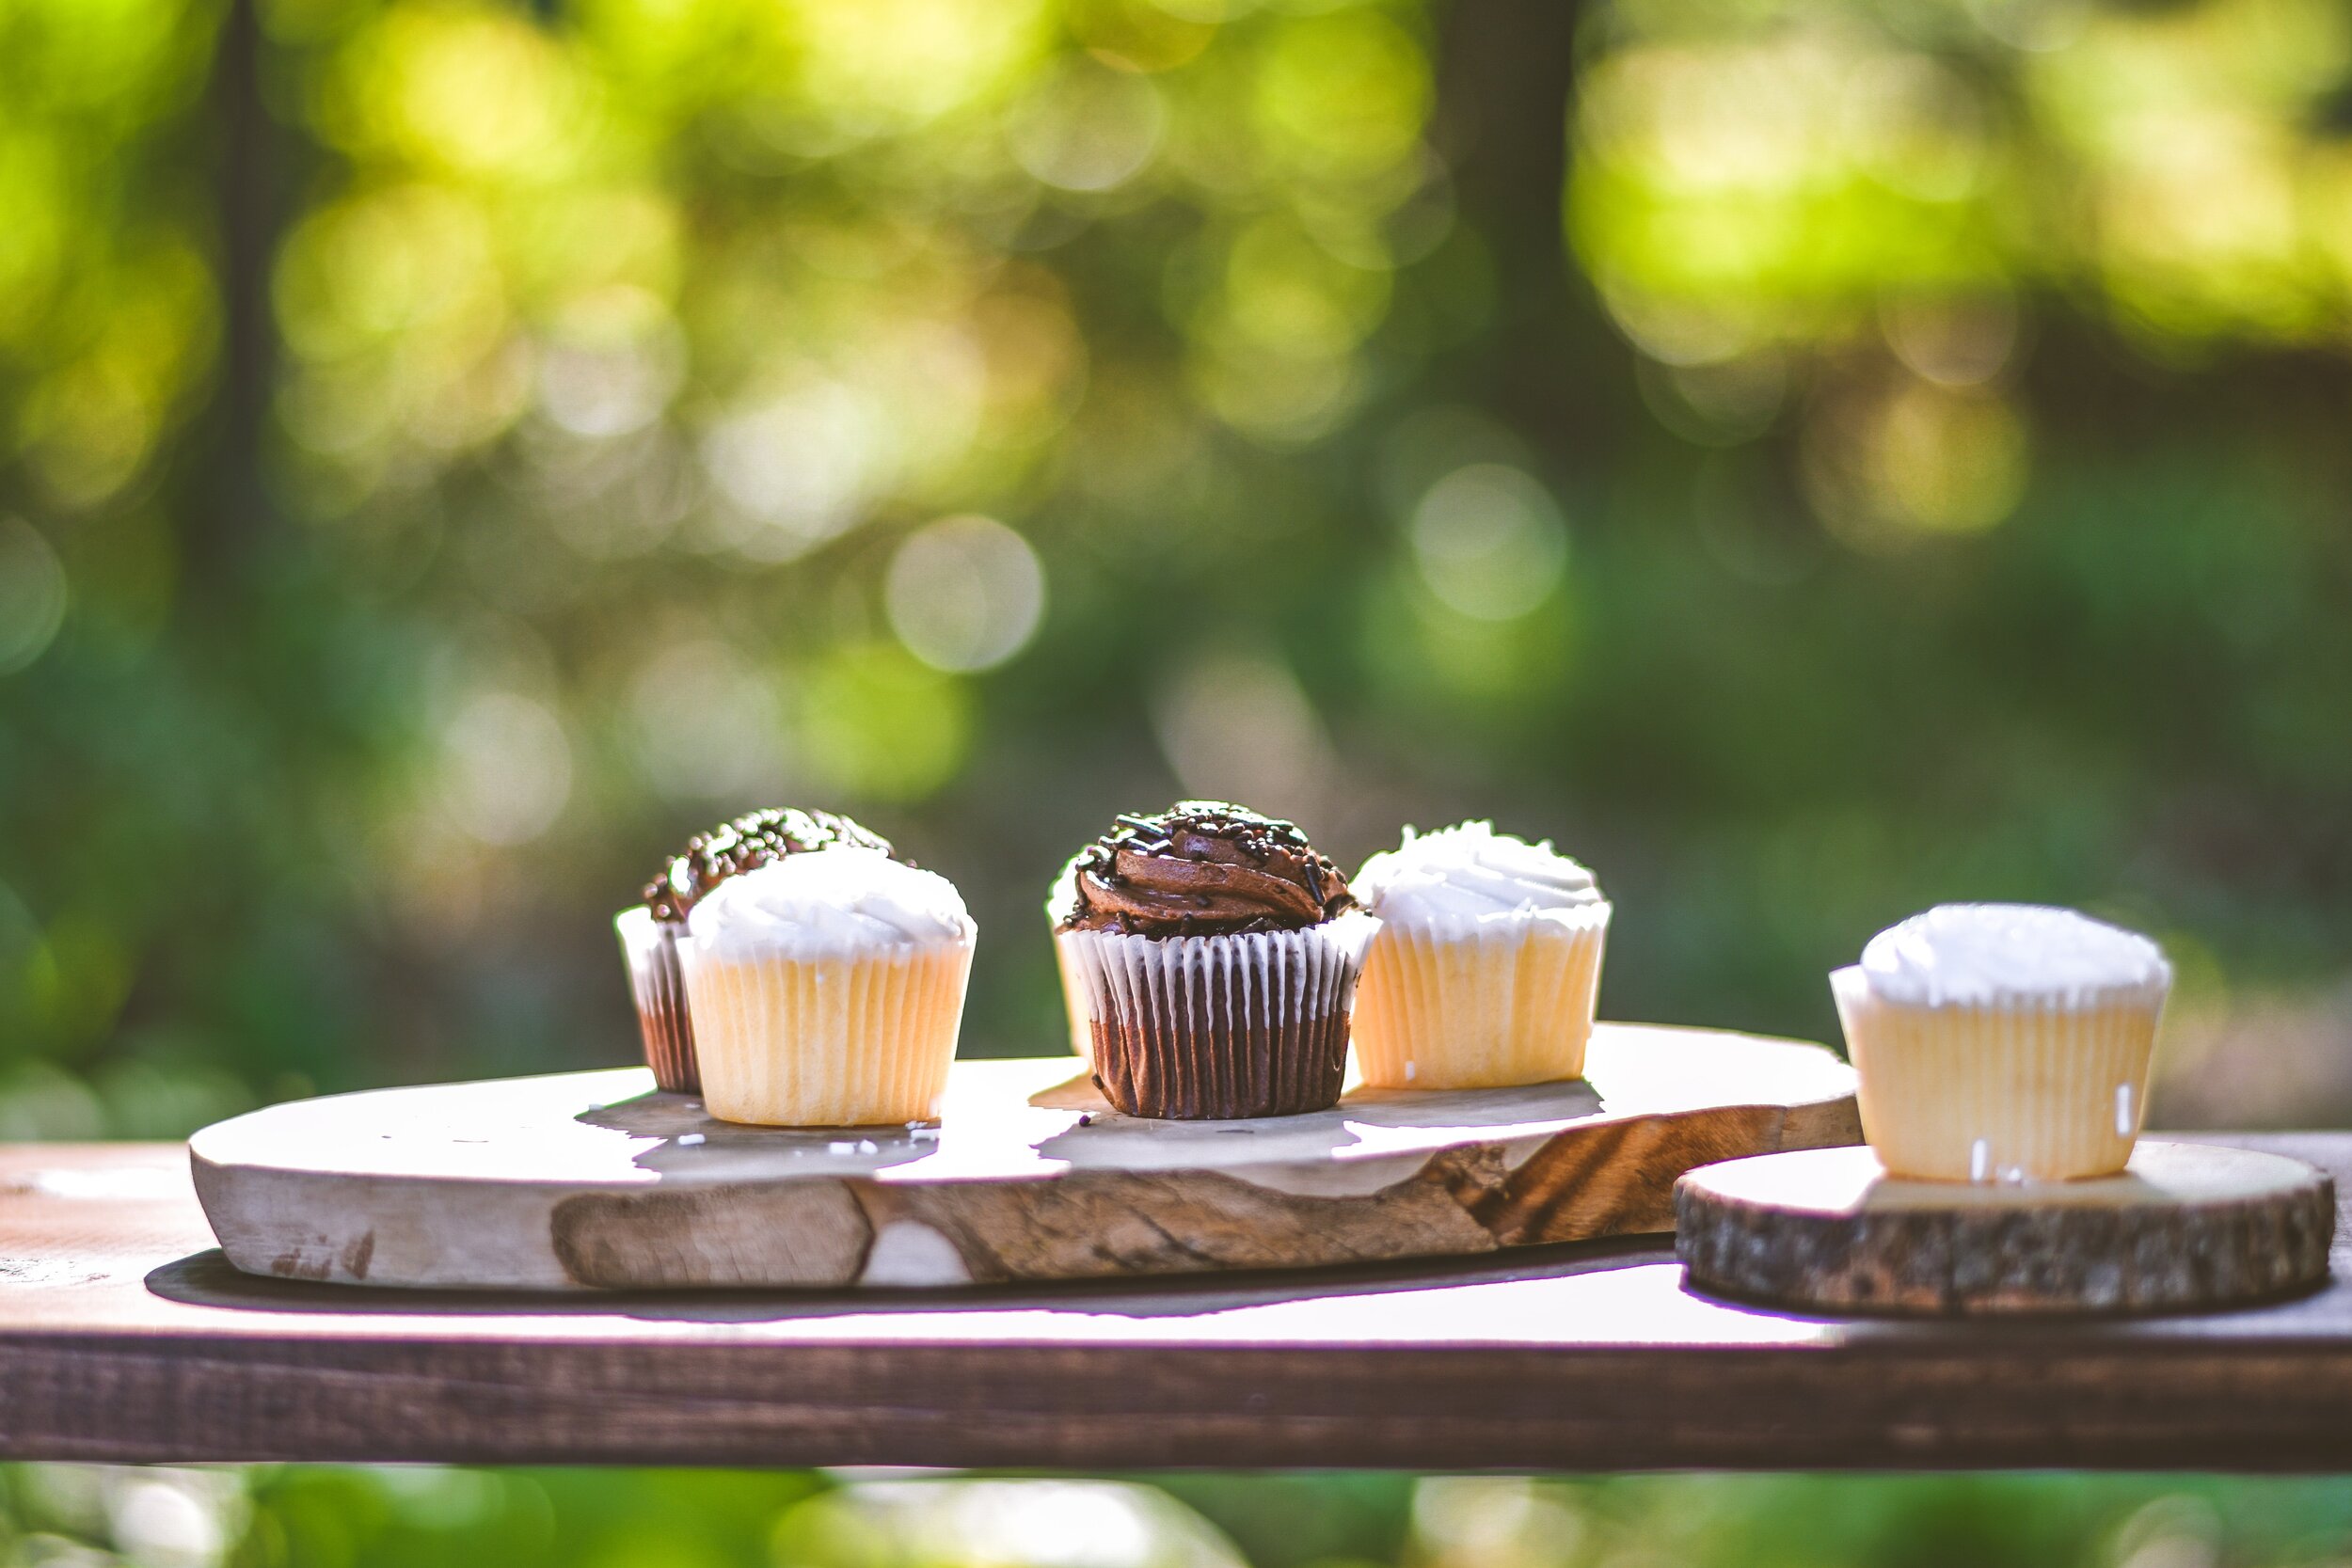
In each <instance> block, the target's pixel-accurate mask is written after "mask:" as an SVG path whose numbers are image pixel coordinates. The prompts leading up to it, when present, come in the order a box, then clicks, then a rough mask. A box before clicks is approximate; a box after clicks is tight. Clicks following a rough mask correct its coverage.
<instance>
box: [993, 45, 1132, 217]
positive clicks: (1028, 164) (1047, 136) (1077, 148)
mask: <svg viewBox="0 0 2352 1568" xmlns="http://www.w3.org/2000/svg"><path fill="white" fill-rule="evenodd" d="M1167 119H1168V115H1167V111H1166V110H1165V109H1164V108H1163V107H1162V105H1161V103H1160V94H1159V89H1157V88H1156V87H1152V84H1151V83H1150V82H1149V81H1146V80H1145V79H1144V78H1142V77H1140V76H1136V75H1134V74H1131V73H1128V72H1125V71H1113V70H1111V69H1109V68H1108V67H1105V66H1103V65H1100V64H1097V63H1095V62H1093V61H1091V60H1083V61H1072V62H1070V63H1068V64H1066V65H1065V66H1064V67H1063V68H1062V69H1061V70H1060V71H1057V72H1055V73H1054V74H1053V75H1051V76H1049V77H1047V78H1046V79H1045V80H1044V81H1042V82H1041V83H1039V84H1038V85H1037V87H1034V88H1032V89H1031V90H1030V92H1029V94H1028V96H1027V97H1026V98H1025V99H1024V100H1023V101H1022V102H1021V103H1020V104H1019V106H1018V107H1016V108H1015V109H1014V111H1013V113H1012V115H1011V117H1010V119H1009V122H1008V124H1007V125H1006V127H1005V135H1006V139H1007V140H1008V141H1009V143H1010V145H1011V147H1012V152H1013V156H1014V157H1016V158H1018V159H1019V160H1020V161H1021V166H1022V167H1023V168H1025V169H1027V170H1028V171H1029V172H1030V173H1031V174H1033V175H1035V176H1037V178H1038V179H1040V180H1041V181H1043V182H1045V183H1046V184H1049V185H1055V186H1058V187H1059V188H1061V189H1063V190H1066V191H1107V190H1110V189H1112V188H1114V187H1116V186H1119V185H1123V184H1125V183H1126V182H1128V181H1129V180H1131V179H1133V178H1134V177H1135V176H1136V173H1138V172H1139V171H1140V170H1141V169H1142V168H1143V166H1144V165H1146V164H1147V163H1149V162H1150V161H1151V158H1152V151H1153V150H1154V149H1156V148H1157V147H1158V146H1159V143H1160V134H1161V131H1162V129H1163V128H1164V127H1165V125H1166V123H1167Z"/></svg>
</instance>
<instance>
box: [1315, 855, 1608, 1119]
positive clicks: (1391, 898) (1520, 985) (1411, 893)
mask: <svg viewBox="0 0 2352 1568" xmlns="http://www.w3.org/2000/svg"><path fill="white" fill-rule="evenodd" d="M1355 886H1356V895H1357V896H1358V897H1359V898H1360V899H1362V900H1363V904H1364V908H1365V909H1366V910H1368V911H1371V912H1372V913H1373V914H1374V915H1375V916H1377V917H1378V919H1379V922H1380V928H1379V932H1378V934H1377V935H1375V937H1374V938H1373V939H1372V945H1371V948H1370V950H1369V951H1368V952H1367V953H1366V954H1365V955H1364V978H1363V986H1362V989H1361V990H1359V991H1358V993H1357V1001H1356V1030H1355V1033H1356V1065H1357V1067H1358V1069H1359V1070H1360V1071H1361V1072H1362V1074H1363V1080H1364V1082H1365V1084H1367V1085H1372V1086H1375V1087H1378V1088H1391V1089H1402V1088H1415V1089H1481V1088H1495V1087H1499V1086H1502V1085H1510V1084H1542V1083H1549V1082H1550V1081H1552V1080H1554V1079H1560V1078H1580V1077H1581V1076H1583V1073H1584V1047H1585V1045H1586V1043H1587V1042H1588V1041H1589V1040H1590V1039H1591V1038H1592V1034H1593V1001H1594V996H1595V994H1596V992H1597V991H1598V990H1599V988H1600V958H1601V945H1602V943H1603V942H1604V941H1605V940H1606V939H1607V937H1608V934H1609V902H1608V900H1606V899H1604V898H1603V897H1602V896H1601V895H1600V889H1599V887H1598V886H1597V884H1596V883H1595V882H1594V880H1593V874H1592V873H1591V872H1589V871H1587V870H1585V869H1584V867H1582V866H1581V865H1579V864H1578V863H1576V862H1574V861H1572V860H1570V859H1568V857H1567V856H1565V855H1563V854H1559V853H1557V852H1555V851H1554V850H1553V848H1552V847H1551V846H1550V845H1549V843H1544V844H1530V843H1528V842H1527V841H1526V840H1525V839H1520V838H1514V837H1512V836H1511V835H1510V834H1508V833H1498V832H1495V831H1494V826H1493V824H1491V823H1487V822H1465V823H1463V824H1461V825H1460V826H1459V827H1454V828H1446V829H1443V830H1441V831H1440V832H1434V833H1425V834H1422V835H1420V836H1418V837H1416V836H1415V835H1414V833H1413V832H1412V830H1411V829H1409V828H1408V829H1406V832H1405V842H1404V844H1403V845H1402V846H1401V847H1398V848H1395V849H1392V850H1389V851H1386V852H1385V853H1382V854H1377V855H1375V856H1373V857H1372V859H1370V860H1368V861H1366V862H1365V863H1364V868H1363V870H1361V871H1359V872H1358V873H1357V876H1356V884H1355Z"/></svg>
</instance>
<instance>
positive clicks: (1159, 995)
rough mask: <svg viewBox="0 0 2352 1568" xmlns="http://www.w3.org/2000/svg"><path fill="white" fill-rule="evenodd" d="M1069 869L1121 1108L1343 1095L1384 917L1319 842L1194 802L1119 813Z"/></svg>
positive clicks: (1099, 1074) (1072, 926)
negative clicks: (1366, 966) (1350, 1043)
mask: <svg viewBox="0 0 2352 1568" xmlns="http://www.w3.org/2000/svg"><path fill="white" fill-rule="evenodd" d="M1062 876H1063V880H1062V882H1061V883H1060V884H1059V886H1060V890H1061V897H1060V901H1059V904H1058V906H1057V908H1056V909H1055V910H1054V911H1052V912H1053V915H1054V928H1055V933H1056V945H1057V949H1058V950H1059V952H1060V953H1061V955H1062V958H1063V961H1064V962H1065V963H1067V964H1069V965H1071V966H1073V971H1074V973H1075V974H1076V975H1077V977H1078V981H1079V985H1080V988H1081V989H1082V990H1083V992H1084V1000H1085V1012H1086V1023H1087V1031H1088V1035H1089V1046H1090V1049H1089V1056H1090V1057H1091V1058H1092V1060H1093V1064H1094V1082H1095V1084H1096V1085H1098V1086H1099V1087H1100V1088H1101V1089H1102V1091H1103V1094H1104V1098H1106V1099H1107V1100H1109V1101H1110V1102H1111V1104H1112V1105H1114V1106H1116V1107H1117V1108H1118V1109H1119V1110H1120V1111H1121V1112H1124V1113H1125V1114H1126V1115H1128V1116H1134V1117H1182V1118H1185V1119H1209V1118H1222V1117H1278V1116H1290V1115H1294V1114H1295V1113H1297V1112H1301V1111H1315V1110H1321V1109H1323V1108H1324V1107H1326V1106H1328V1105H1331V1104H1333V1103H1335V1102H1336V1101H1338V1100H1339V1097H1340V1081H1341V1078H1342V1077H1343V1074H1344V1073H1345V1071H1346V1069H1347V1015H1348V1008H1349V1006H1350V1004H1351V1003H1352V1002H1353V1000H1354V996H1355V990H1356V973H1357V970H1358V969H1359V966H1360V965H1361V963H1362V961H1363V948H1364V943H1365V942H1366V941H1367V940H1368V939H1369V938H1370V936H1371V931H1372V927H1373V924H1374V923H1373V922H1372V920H1371V918H1370V917H1369V916H1367V915H1365V914H1363V913H1362V912H1361V911H1359V910H1358V909H1357V908H1356V900H1355V898H1354V897H1353V896H1352V895H1350V894H1349V893H1348V890H1347V879H1346V878H1345V877H1343V876H1342V875H1341V874H1340V871H1339V868H1338V867H1337V866H1335V865H1333V864H1332V863H1330V862H1329V861H1328V860H1326V859H1325V858H1324V857H1322V856H1321V855H1318V854H1316V853H1315V851H1314V848H1313V847H1312V846H1311V845H1310V844H1309V843H1308V842H1307V835H1306V834H1304V833H1302V832H1299V831H1298V830H1297V829H1296V828H1295V827H1294V826H1292V825H1291V824H1290V823H1288V822H1280V821H1277V820H1275V819H1274V818H1272V817H1266V816H1259V815H1258V814H1257V813H1256V812H1253V811H1246V810H1244V809H1243V808H1241V807H1239V806H1232V805H1225V804H1222V803H1220V802H1217V801H1212V800H1187V801H1184V802H1183V803H1182V804H1179V805H1177V806H1174V807H1172V808H1170V809H1169V810H1168V811H1165V812H1162V813H1160V814H1159V815H1157V816H1122V817H1120V818H1119V823H1118V826H1117V827H1116V828H1115V829H1114V830H1113V831H1112V832H1109V833H1107V834H1105V835H1104V837H1102V838H1101V839H1098V840H1097V841H1096V842H1094V843H1093V844H1090V845H1089V846H1088V847H1086V848H1085V849H1083V850H1081V851H1079V853H1078V856H1077V858H1076V859H1074V860H1073V861H1072V862H1071V863H1070V865H1069V866H1068V868H1066V869H1065V870H1064V872H1063V874H1062ZM1074 1011H1075V1009H1074V1008H1073V1012H1074Z"/></svg>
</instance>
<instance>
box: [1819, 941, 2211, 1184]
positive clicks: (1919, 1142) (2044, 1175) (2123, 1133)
mask: <svg viewBox="0 0 2352 1568" xmlns="http://www.w3.org/2000/svg"><path fill="white" fill-rule="evenodd" d="M2171 988H2172V970H2171V966H2169V964H2167V963H2166V962H2165V961H2164V954H2163V951H2162V950H2161V949H2159V948H2158V947H2157V946H2156V944H2155V943H2154V942H2151V941H2149V940H2148V939H2147V938H2146V937H2143V936H2140V935H2138V934H2137V933H2136V932H2132V931H2126V930H2124V929H2122V927H2116V926H2109V925H2107V924H2106V923H2105V922H2104V921H2098V920H2093V919H2091V918H2090V917H2089V916H2088V915H2083V914H2077V913H2075V912H2074V911H2073V910H2054V909H2044V908H2041V907H2039V906H2036V905H2030V904H1945V905H1941V906H1939V907H1938V908H1935V909H1932V910H1930V911H1928V912H1927V913H1925V914H1919V915H1914V916H1913V917H1912V918H1910V919H1909V920H1906V921H1904V922H1903V923H1902V924H1901V925H1899V926H1897V927H1893V928H1892V929H1889V930H1885V931H1882V932H1880V933H1879V934H1878V935H1877V936H1875V937H1873V938H1871V939H1870V942H1869V945H1868V946H1867V947H1865V948H1864V949H1863V950H1862V962H1861V963H1859V964H1857V965H1854V966H1852V967H1851V968H1848V969H1841V970H1839V971H1837V972H1836V974H1832V975H1831V976H1830V990H1831V991H1832V992H1833V993H1834V994H1835V995H1836V999H1837V1012H1838V1017H1839V1018H1840V1019H1841V1020H1842V1021H1843V1022H1844V1024H1845V1029H1846V1050H1847V1054H1848V1055H1850V1056H1851V1058H1852V1059H1853V1065H1854V1069H1855V1072H1856V1074H1857V1076H1858V1078H1859V1079H1860V1084H1859V1087H1858V1089H1857V1091H1856V1094H1857V1098H1858V1099H1859V1100H1860V1101H1861V1106H1862V1131H1863V1135H1864V1136H1865V1137H1866V1138H1867V1139H1868V1140H1869V1144H1870V1147H1871V1148H1873V1149H1874V1150H1876V1151H1877V1153H1878V1157H1879V1163H1880V1164H1883V1165H1884V1166H1885V1167H1886V1168H1887V1170H1888V1171H1889V1172H1890V1173H1892V1174H1894V1175H1896V1176H1908V1177H1923V1178H1928V1179H1931V1180H1943V1181H1992V1180H2003V1181H2026V1180H2032V1181H2055V1180H2070V1179H2073V1178H2076V1177H2086V1176H2109V1175H2113V1174H2114V1173H2116V1172H2118V1171H2120V1170H2122V1168H2123V1165H2124V1162H2125V1161H2127V1160H2129V1159H2130V1158H2131V1153H2132V1142H2133V1140H2134V1139H2135V1138H2136V1137H2137V1135H2138V1132H2139V1122H2140V1117H2141V1115H2142V1113H2143V1112H2144V1111H2145V1109H2146V1104H2147V1098H2148V1065H2149V1059H2150V1057H2151V1055H2152V1054H2153V1050H2154V1046H2155V1038H2156V1021H2157V1018H2158V1017H2159V1015H2161V1014H2162V1012H2163V1011H2164V1000H2165V996H2166V994H2167V993H2168V992H2169V990H2171Z"/></svg>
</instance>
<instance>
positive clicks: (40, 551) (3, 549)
mask: <svg viewBox="0 0 2352 1568" xmlns="http://www.w3.org/2000/svg"><path fill="white" fill-rule="evenodd" d="M67 599H68V594H67V587H66V576H65V566H64V564H63V563H62V562H59V561H58V560H57V552H56V551H55V550H53V549H51V548H50V547H49V541H48V540H46V539H44V538H42V537H41V536H40V531H38V530H36V529H35V528H34V527H33V526H32V525H31V524H29V523H27V522H25V521H24V520H23V519H22V518H17V517H0V675H5V674H9V673H13V672H15V671H18V670H22V669H24V667H25V666H26V665H28V664H30V663H32V662H33V660H35V659H37V658H39V657H40V656H41V652H42V650H44V649H46V648H47V647H48V646H49V643H50V641H51V640H52V639H54V638H55V637H56V635H57V628H58V627H60V626H63V625H65V611H66V603H67Z"/></svg>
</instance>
